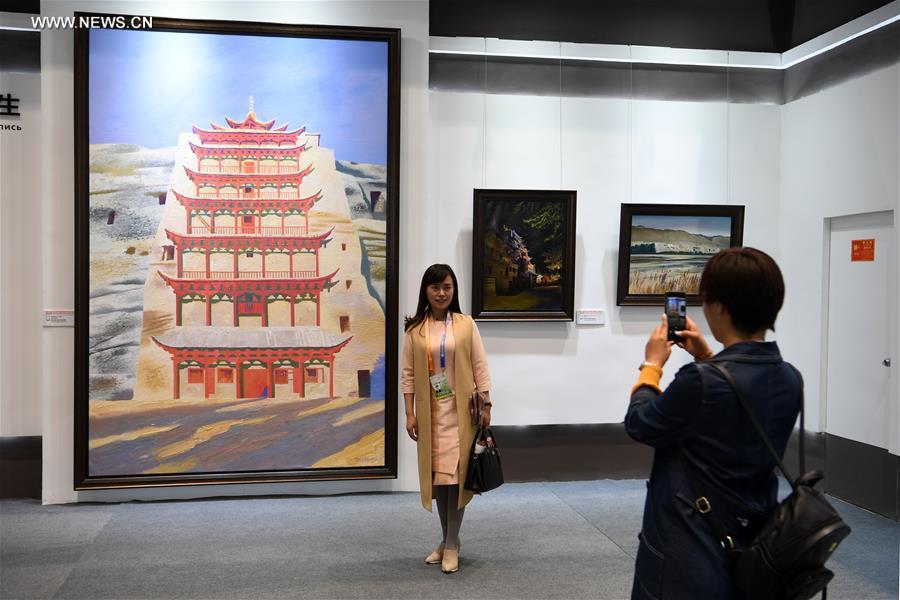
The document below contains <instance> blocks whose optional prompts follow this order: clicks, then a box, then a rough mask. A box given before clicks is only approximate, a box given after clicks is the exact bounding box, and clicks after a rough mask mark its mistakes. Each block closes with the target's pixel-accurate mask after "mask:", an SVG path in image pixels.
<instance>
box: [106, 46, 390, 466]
mask: <svg viewBox="0 0 900 600" xmlns="http://www.w3.org/2000/svg"><path fill="white" fill-rule="evenodd" d="M135 33H136V32H103V34H102V36H103V37H101V38H99V39H98V40H97V43H94V41H95V40H94V39H93V38H92V53H93V52H95V48H96V49H97V50H96V52H97V53H98V54H97V56H96V57H95V56H94V55H93V54H92V60H96V62H97V64H99V65H101V68H99V69H97V70H94V71H92V81H91V103H92V104H91V121H92V129H91V146H90V159H91V185H90V191H91V196H90V198H91V200H90V206H91V214H90V239H91V254H90V282H91V288H90V402H89V406H90V412H89V415H90V420H89V470H90V475H91V476H116V475H140V474H155V473H207V472H228V471H254V470H294V469H316V468H333V467H358V466H381V465H384V464H385V448H384V442H385V440H384V411H385V390H384V379H385V347H384V345H385V313H384V305H385V278H386V265H385V254H386V252H385V249H386V240H385V213H386V210H385V209H386V206H387V202H389V201H390V199H389V198H388V197H387V195H386V189H385V182H386V166H385V162H386V161H385V160H384V155H385V154H386V150H383V149H379V148H378V147H377V145H372V144H370V146H369V147H365V143H364V144H362V145H356V146H354V145H353V144H352V143H348V142H347V139H346V138H347V136H346V132H347V131H350V132H353V131H355V130H354V128H353V126H352V123H351V126H350V127H349V128H348V127H347V122H350V121H352V120H353V119H357V120H359V119H363V118H365V117H367V116H368V117H371V116H372V115H371V114H370V113H371V112H372V110H373V109H372V107H371V106H368V105H367V104H366V102H365V101H366V100H367V99H368V100H369V101H371V99H372V97H373V96H374V97H375V98H380V92H381V91H382V89H384V90H386V87H387V86H386V67H385V68H384V69H383V73H382V76H383V78H384V79H385V81H383V82H382V81H378V80H377V78H376V77H375V75H373V73H378V72H379V71H378V69H373V67H372V66H371V65H368V66H363V67H359V68H360V69H362V70H363V71H365V73H355V75H356V77H355V78H354V77H353V75H354V73H349V74H348V73H346V72H344V73H341V74H340V75H341V77H344V78H346V77H349V78H350V81H351V82H352V81H355V82H356V83H354V84H352V85H356V86H359V87H358V89H355V90H352V91H355V92H358V93H361V94H363V95H364V96H367V98H359V99H357V101H354V102H350V103H349V104H350V108H351V109H352V108H353V107H354V106H358V107H363V106H364V107H365V108H360V109H358V110H356V111H355V112H354V110H350V111H349V115H345V116H344V117H343V120H344V122H343V123H342V122H341V119H338V118H336V117H330V119H331V120H329V119H328V118H322V119H317V121H321V122H322V123H324V124H326V125H327V124H328V123H331V124H333V126H334V133H335V134H336V135H335V138H336V142H338V143H337V145H338V146H339V147H340V148H342V149H343V150H342V151H343V152H345V158H342V157H341V156H336V152H337V151H338V150H339V149H337V148H330V147H328V145H327V141H328V139H329V130H328V129H326V128H324V127H323V128H322V129H321V130H319V129H317V130H312V129H311V128H307V127H304V126H302V125H298V126H291V125H290V124H289V123H287V122H284V123H282V122H281V119H282V118H284V117H285V115H283V114H277V115H271V116H267V117H268V119H265V118H261V117H258V116H257V110H256V109H257V107H259V108H262V106H263V105H264V104H265V103H266V100H263V99H261V98H260V97H259V96H257V97H256V102H255V106H254V100H253V98H250V99H249V101H248V96H249V94H248V95H247V96H242V98H241V99H240V102H241V103H242V104H243V110H242V111H241V113H239V114H236V115H235V113H233V112H232V113H231V114H232V115H234V116H235V117H236V118H234V119H232V118H228V117H227V116H225V115H227V114H228V109H227V108H226V106H225V105H227V106H236V105H238V101H237V100H229V101H226V102H222V104H223V106H222V108H221V110H219V112H218V115H219V116H218V117H217V118H215V120H213V119H210V121H209V122H203V121H200V120H199V118H198V119H196V120H194V119H192V120H190V121H183V122H181V123H180V124H178V123H174V124H173V123H166V122H167V121H171V120H172V118H173V116H172V114H169V113H167V112H166V110H165V106H164V104H165V102H161V103H160V106H158V107H157V106H148V107H145V109H146V111H148V112H146V113H145V114H144V115H143V117H144V119H145V120H146V121H158V122H160V123H166V125H168V126H169V127H170V129H171V128H172V127H175V128H176V129H175V133H174V136H173V137H172V139H171V144H172V145H169V146H162V145H160V142H159V139H160V138H157V139H155V140H150V139H147V138H152V137H153V135H152V132H149V131H143V132H135V133H133V134H123V133H122V130H121V129H117V128H114V127H110V128H109V130H108V131H104V130H103V128H102V126H101V127H99V128H98V129H96V130H95V128H94V119H95V115H97V119H98V121H100V122H101V123H102V122H103V119H105V118H109V119H112V117H111V116H110V115H109V114H108V113H107V112H105V111H104V108H103V107H107V108H108V107H111V106H114V105H116V99H117V98H119V97H120V96H122V95H123V94H128V93H130V92H128V91H126V90H124V88H122V89H120V88H119V87H117V86H121V85H123V84H121V83H112V82H109V81H103V82H101V81H97V82H95V81H93V73H96V72H99V73H101V74H104V73H105V70H104V69H103V68H102V67H103V66H106V67H108V70H109V71H110V72H109V73H106V74H108V75H114V71H115V69H116V68H118V69H124V68H126V67H127V64H126V63H123V62H122V60H123V55H124V58H125V59H128V58H132V59H134V60H139V59H141V54H140V52H146V51H147V49H146V44H145V43H144V44H132V43H131V40H130V39H129V38H127V37H126V36H127V35H134V34H135ZM140 33H141V35H145V36H146V35H153V36H155V35H159V36H161V38H160V39H159V40H157V42H158V43H159V44H166V43H176V45H178V43H183V42H184V40H183V39H180V38H172V37H171V36H192V35H193V36H197V37H200V38H201V39H200V40H199V42H198V41H197V40H192V42H193V43H207V42H210V41H212V42H214V43H215V44H214V46H215V48H224V47H225V46H224V45H223V44H227V40H225V41H223V40H221V39H219V38H223V37H224V38H228V37H230V36H210V35H207V36H200V35H198V34H188V33H178V34H170V33H160V34H155V33H153V34H147V33H146V32H140ZM116 34H122V35H119V36H117V35H116ZM167 37H168V39H163V38H167ZM173 39H174V42H173ZM236 40H237V41H236V42H235V43H239V44H243V45H244V46H245V47H244V48H242V49H237V50H242V51H243V54H242V55H241V58H240V60H244V61H246V60H252V59H253V57H255V58H256V59H259V57H260V56H261V55H260V54H259V53H254V52H253V50H254V48H253V44H254V43H255V41H254V39H253V38H252V37H249V38H246V37H240V38H237V37H236ZM246 40H249V42H248V41H246ZM270 41H271V40H270ZM300 42H302V43H304V44H315V43H320V44H325V45H327V48H326V50H327V52H326V53H333V52H336V51H346V52H347V53H349V54H350V55H353V54H354V53H358V52H360V51H361V50H365V49H364V48H356V47H352V46H350V47H341V46H340V45H335V44H336V42H334V41H333V40H332V41H329V40H324V41H323V40H301V41H300ZM300 42H298V40H293V39H287V40H276V41H275V42H272V43H300ZM343 43H345V44H350V45H352V44H360V43H361V42H343ZM247 44H249V45H250V47H249V48H248V47H246V46H247ZM215 48H214V49H215ZM317 49H318V48H317ZM237 50H236V49H231V50H228V52H236V51H237ZM307 50H309V48H307ZM113 51H115V52H113ZM223 51H225V50H223ZM247 53H249V56H250V57H251V58H248V57H247ZM308 54H309V52H307V55H308ZM295 55H296V54H295ZM266 56H271V54H270V53H269V54H266ZM144 58H146V57H144ZM351 59H352V56H351V57H350V58H348V59H347V61H348V63H347V64H354V63H353V61H352V60H351ZM197 60H200V58H198V59H197ZM236 60H237V59H236ZM105 62H109V63H110V64H108V65H105ZM180 68H182V69H189V68H190V65H184V66H182V67H180ZM197 68H199V66H198V67H197ZM262 75H265V73H263V74H261V75H260V76H262ZM268 75H269V76H271V73H269V74H268ZM281 76H282V77H287V76H288V75H286V74H285V73H281ZM302 77H306V78H307V79H302ZM325 77H326V74H322V73H303V74H301V79H300V80H299V81H297V82H295V87H297V88H298V89H301V90H305V91H307V92H310V91H313V90H318V89H319V87H318V86H319V85H321V84H322V83H323V78H325ZM335 80H336V79H335ZM266 81H268V80H266ZM259 83H260V86H261V87H263V88H264V89H265V88H266V85H267V84H264V83H265V82H263V80H262V79H261V80H260V82H259ZM336 85H337V84H336ZM231 87H236V88H238V89H241V90H243V89H244V88H245V87H247V82H246V81H242V78H237V79H235V80H234V81H231ZM291 89H292V88H291V86H290V85H288V86H287V89H286V90H283V93H284V94H287V95H288V96H290V94H291ZM194 91H195V92H196V90H194ZM345 91H346V90H345ZM384 94H385V95H384V98H383V99H381V101H380V103H381V104H386V91H385V92H384ZM217 96H218V94H213V96H212V97H209V98H205V99H204V100H203V106H202V109H203V110H198V111H197V114H201V113H202V114H210V113H211V112H213V111H214V110H215V105H216V104H217V102H216V100H217ZM266 97H267V96H266ZM273 98H274V96H273ZM220 102H221V101H220ZM248 102H249V104H248ZM270 102H271V104H277V105H278V106H293V104H291V103H287V104H286V103H284V102H275V101H274V100H271V101H270ZM370 103H371V102H370ZM305 104H306V105H307V106H308V108H309V110H310V112H311V113H312V114H313V116H316V115H321V114H323V113H327V109H329V108H330V107H331V106H333V104H330V103H328V102H326V103H324V104H325V105H326V106H323V105H322V103H317V102H314V101H312V100H309V101H307V102H306V103H305ZM347 104H348V103H347V101H346V100H345V101H344V103H343V104H342V106H343V107H344V108H345V109H346V108H347ZM374 104H376V105H377V104H379V102H375V103H374ZM117 110H118V109H117ZM297 110H298V111H300V110H301V107H298V108H297ZM173 112H178V113H179V114H182V113H183V112H184V111H183V110H175V109H173ZM384 113H385V116H384V118H383V120H382V124H384V123H386V108H385V110H384ZM273 116H274V117H277V119H273V118H272V117H273ZM289 116H291V117H297V118H298V122H305V123H307V124H308V121H302V120H303V119H304V115H303V114H296V113H295V114H291V115H289ZM364 128H365V127H364V126H363V125H360V131H358V132H357V135H359V137H360V139H363V140H367V141H371V139H372V138H371V136H366V135H365V134H364V132H363V131H362V130H363V129H364ZM341 140H343V141H341ZM95 142H96V143H95ZM134 142H144V143H134ZM154 142H155V143H154ZM384 148H386V140H385V141H384ZM359 158H361V159H363V160H353V159H359ZM366 159H368V160H366Z"/></svg>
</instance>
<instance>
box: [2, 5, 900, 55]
mask: <svg viewBox="0 0 900 600" xmlns="http://www.w3.org/2000/svg"><path fill="white" fill-rule="evenodd" d="M889 2H890V0H555V1H547V0H477V1H476V0H431V1H430V3H429V8H430V12H431V22H430V33H431V35H440V36H450V37H453V36H463V37H493V38H502V39H512V40H555V41H564V42H587V43H596V44H625V45H628V44H633V45H639V46H672V47H675V48H704V49H718V50H749V51H758V52H784V51H785V50H788V49H790V48H793V47H794V46H797V45H799V44H802V43H803V42H806V41H809V40H811V39H812V38H814V37H816V36H818V35H821V34H823V33H825V32H827V31H830V30H832V29H834V28H835V27H838V26H839V25H843V24H844V23H847V22H848V21H852V20H853V19H855V18H857V17H859V16H861V15H864V14H866V13H868V12H871V11H873V10H875V9H876V8H879V7H881V6H884V5H885V4H888V3H889ZM225 6H226V7H227V5H225ZM0 11H9V12H25V13H37V12H38V11H40V2H39V0H0Z"/></svg>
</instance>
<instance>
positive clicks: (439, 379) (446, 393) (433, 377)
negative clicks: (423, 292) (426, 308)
mask: <svg viewBox="0 0 900 600" xmlns="http://www.w3.org/2000/svg"><path fill="white" fill-rule="evenodd" d="M450 322H451V321H450V311H447V318H446V319H444V332H443V333H442V334H441V370H440V372H435V371H436V370H435V368H434V357H432V355H431V325H430V324H427V326H426V327H425V346H426V348H427V354H428V375H429V376H428V380H429V381H430V383H431V389H432V391H433V392H434V397H435V399H436V400H446V399H447V398H451V397H453V389H452V388H451V387H450V380H448V379H447V372H446V371H445V370H444V369H445V368H446V365H447V350H446V346H447V325H448V324H449V323H450Z"/></svg>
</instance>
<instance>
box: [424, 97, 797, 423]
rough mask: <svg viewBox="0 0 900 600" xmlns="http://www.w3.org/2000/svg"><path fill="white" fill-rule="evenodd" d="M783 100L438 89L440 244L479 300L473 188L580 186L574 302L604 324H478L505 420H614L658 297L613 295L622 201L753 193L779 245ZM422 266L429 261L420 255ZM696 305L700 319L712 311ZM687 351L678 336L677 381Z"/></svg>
mask: <svg viewBox="0 0 900 600" xmlns="http://www.w3.org/2000/svg"><path fill="white" fill-rule="evenodd" d="M779 111H780V107H778V106H774V105H770V106H765V105H738V104H731V105H729V104H725V103H699V102H698V103H691V102H664V101H650V100H641V101H630V100H627V99H607V98H562V99H560V98H558V97H556V98H554V97H547V96H540V97H538V96H518V95H517V96H504V95H484V94H478V93H457V92H439V91H433V92H431V98H430V103H429V113H430V122H431V128H430V134H431V140H430V145H429V164H430V172H429V188H430V190H431V192H430V194H429V205H430V206H431V207H432V210H433V211H434V213H433V214H430V215H429V216H430V217H431V219H430V221H429V231H430V232H431V233H430V236H429V237H430V239H433V240H434V242H433V243H432V244H431V246H436V247H438V248H441V249H442V255H441V260H442V261H446V262H448V263H451V264H452V265H454V266H455V267H456V268H457V270H458V275H459V278H460V287H461V288H462V296H461V300H462V305H463V309H464V310H467V309H468V307H469V306H470V304H471V281H472V277H471V264H472V190H473V188H479V187H489V188H520V189H528V188H533V189H573V190H577V192H578V203H577V217H576V222H577V241H576V244H577V245H576V258H575V260H576V284H575V306H576V308H601V309H605V310H606V311H607V318H608V325H606V326H602V327H597V326H576V325H575V324H574V323H552V322H551V323H490V322H485V323H481V324H479V327H480V329H481V332H482V335H483V337H484V341H485V346H486V348H487V351H488V360H489V364H490V367H491V378H492V382H493V386H494V391H493V394H492V397H493V398H495V409H494V419H495V422H496V423H497V424H498V425H501V424H502V425H528V424H545V423H616V422H620V421H621V420H622V419H623V417H624V414H625V409H626V407H627V404H628V392H629V390H630V389H631V386H632V385H633V384H634V381H635V379H636V377H637V365H638V364H639V363H640V361H641V360H642V359H643V347H644V343H645V342H646V338H647V336H648V335H649V332H650V330H651V329H652V328H653V327H654V326H655V325H656V324H657V322H658V319H659V317H660V314H661V312H662V310H661V307H660V308H654V307H617V306H616V305H615V304H616V302H615V296H616V273H617V262H618V244H619V211H620V204H621V203H623V202H635V203H637V202H646V203H685V204H743V205H745V206H746V207H747V209H746V216H747V222H746V225H745V229H744V232H745V233H744V240H745V243H746V244H747V245H752V246H756V247H758V248H760V249H763V250H765V251H766V252H769V253H771V254H774V255H776V256H777V255H778V234H777V232H778V221H777V219H778V211H777V208H778V169H779V164H778V151H779V144H780V127H779ZM423 266H425V265H424V261H423ZM688 313H689V314H690V315H691V316H692V317H693V318H694V319H696V320H698V321H702V311H701V310H700V309H699V308H690V309H689V311H688ZM686 359H687V355H686V354H685V353H684V352H682V351H680V350H676V353H674V354H673V358H672V359H671V361H670V363H669V367H668V368H667V369H666V370H665V371H666V374H665V379H664V381H668V380H670V379H671V377H672V375H673V374H674V373H675V371H676V370H677V368H678V366H680V365H682V364H684V363H685V362H687V360H686Z"/></svg>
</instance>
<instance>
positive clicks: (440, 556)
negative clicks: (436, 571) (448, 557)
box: [425, 543, 444, 565]
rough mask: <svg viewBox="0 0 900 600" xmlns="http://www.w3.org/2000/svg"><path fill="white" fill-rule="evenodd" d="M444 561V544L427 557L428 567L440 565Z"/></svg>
mask: <svg viewBox="0 0 900 600" xmlns="http://www.w3.org/2000/svg"><path fill="white" fill-rule="evenodd" d="M442 560H444V544H443V543H442V544H441V545H440V546H438V547H437V548H436V549H435V551H434V552H432V553H431V554H429V555H428V556H426V557H425V564H426V565H439V564H441V561H442Z"/></svg>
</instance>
